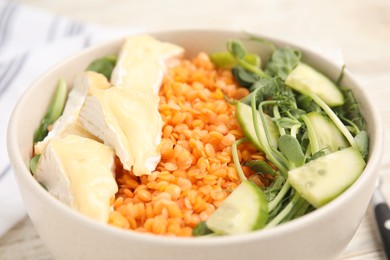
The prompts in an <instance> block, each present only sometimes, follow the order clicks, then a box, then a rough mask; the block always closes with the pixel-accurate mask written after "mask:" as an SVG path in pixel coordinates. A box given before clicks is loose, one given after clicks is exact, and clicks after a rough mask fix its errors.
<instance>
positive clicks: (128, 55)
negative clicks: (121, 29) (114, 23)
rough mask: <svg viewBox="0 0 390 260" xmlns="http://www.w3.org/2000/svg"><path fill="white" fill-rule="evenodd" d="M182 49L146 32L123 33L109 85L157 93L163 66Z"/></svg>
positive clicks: (164, 68) (164, 69)
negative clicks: (125, 34) (123, 41)
mask: <svg viewBox="0 0 390 260" xmlns="http://www.w3.org/2000/svg"><path fill="white" fill-rule="evenodd" d="M183 53H184V49H183V48H182V47H180V46H177V45H175V44H172V43H168V42H161V41H158V40H156V39H154V38H153V37H151V36H149V35H136V36H130V37H127V38H126V40H125V43H124V45H123V47H122V49H121V51H120V53H119V56H118V61H117V64H116V66H115V68H114V70H113V72H112V75H111V83H112V84H113V85H121V86H123V87H125V88H126V89H129V90H131V91H137V92H142V93H147V94H152V93H154V94H158V92H159V89H160V86H161V83H162V80H163V77H164V74H165V73H166V71H167V67H168V66H169V64H170V62H171V61H172V60H173V59H174V58H178V57H180V56H182V55H183Z"/></svg>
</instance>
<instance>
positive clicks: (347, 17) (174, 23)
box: [0, 0, 390, 260]
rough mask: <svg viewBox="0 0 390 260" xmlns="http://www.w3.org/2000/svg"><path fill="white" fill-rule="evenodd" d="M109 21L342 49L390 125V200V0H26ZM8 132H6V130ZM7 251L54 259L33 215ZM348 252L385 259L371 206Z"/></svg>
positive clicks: (389, 167)
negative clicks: (246, 33)
mask: <svg viewBox="0 0 390 260" xmlns="http://www.w3.org/2000/svg"><path fill="white" fill-rule="evenodd" d="M18 2H21V3H23V4H28V5H32V6H36V7H40V8H43V9H46V10H48V11H52V12H56V13H59V14H63V15H67V16H70V17H72V18H75V19H79V20H82V21H86V22H92V23H96V24H99V25H106V26H117V27H118V26H121V27H132V28H138V29H145V30H154V29H168V28H170V29H172V28H188V27H191V28H210V27H214V28H234V29H246V30H250V31H257V32H261V33H263V34H266V35H272V36H277V37H283V38H285V39H289V40H292V41H295V42H300V43H306V44H308V45H313V46H321V47H325V48H326V47H331V48H334V47H338V48H340V49H341V51H342V53H343V55H344V59H345V62H346V64H347V66H348V67H349V68H350V69H351V70H352V71H354V72H355V73H356V74H357V75H358V76H359V77H360V78H361V80H362V82H363V83H364V85H365V86H366V87H367V88H368V90H369V92H370V93H371V94H372V96H373V98H374V99H375V101H376V104H377V105H378V108H379V111H380V113H381V116H382V119H383V122H384V124H383V125H384V128H385V132H386V134H387V137H386V138H385V156H384V159H383V163H382V164H383V166H382V168H381V172H382V173H383V175H384V181H383V186H382V189H383V191H384V193H385V196H386V198H387V199H388V201H390V158H389V156H388V155H389V154H390V102H389V100H390V1H388V0H344V1H339V0H324V1H312V0H267V1H261V0H225V1H217V0H216V1H210V0H208V1H206V0H194V1H180V0H164V1H158V0H145V1H136V0H116V1H110V0H83V1H79V0H57V1H51V0H19V1H18ZM2 138H3V137H2ZM0 259H52V256H51V254H50V252H49V251H48V250H47V248H46V247H45V246H44V245H43V243H42V241H41V240H40V239H39V236H38V234H37V233H36V230H35V229H34V226H33V225H32V223H31V221H30V220H29V218H27V217H26V218H25V219H24V220H23V221H21V222H20V223H19V224H18V225H16V226H15V227H14V228H13V229H11V230H10V231H9V232H8V233H7V234H6V235H5V236H3V237H1V238H0ZM340 259H349V260H351V259H353V260H358V259H377V260H378V259H385V256H384V253H383V251H382V247H381V244H380V241H379V236H378V233H377V230H376V226H375V222H374V219H373V215H372V210H371V209H370V208H369V209H368V211H367V214H366V216H365V218H364V219H363V221H362V223H361V226H360V227H359V229H358V231H357V233H356V235H355V237H354V238H353V240H352V241H351V242H350V244H349V246H348V247H347V248H346V249H345V251H344V252H343V254H342V255H341V256H340Z"/></svg>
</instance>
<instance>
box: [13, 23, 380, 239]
mask: <svg viewBox="0 0 390 260" xmlns="http://www.w3.org/2000/svg"><path fill="white" fill-rule="evenodd" d="M189 32H190V33H202V32H209V33H221V32H222V33H232V34H243V35H244V32H243V31H241V30H235V29H228V30H226V29H215V28H213V29H198V28H196V29H174V30H168V29H166V30H158V31H150V32H149V31H146V32H137V33H136V34H150V35H156V36H157V37H158V35H164V34H166V33H175V34H178V33H189ZM251 34H253V35H256V36H259V37H262V38H265V39H267V40H270V41H271V42H274V43H277V44H278V45H285V46H292V47H295V48H299V49H300V50H301V51H302V53H303V54H305V55H309V56H310V57H312V59H315V60H320V61H321V62H325V63H326V66H330V67H333V68H337V69H340V70H341V67H340V66H339V65H338V64H336V63H335V62H334V61H332V60H331V59H329V58H328V57H325V56H322V55H321V54H319V53H318V52H315V51H313V50H312V49H310V47H308V46H306V45H303V44H299V43H295V42H290V41H288V40H285V39H282V38H277V37H272V36H268V35H263V34H261V33H254V32H251ZM123 40H124V37H120V38H117V39H114V40H110V41H106V42H104V43H100V44H97V45H94V46H91V47H88V48H86V49H84V50H82V51H79V52H77V53H76V54H73V55H71V56H70V57H68V58H67V59H64V60H63V61H61V62H60V63H58V64H57V65H55V66H53V67H52V68H51V69H49V70H48V71H46V72H45V73H44V74H42V75H41V76H40V77H39V78H38V79H36V80H35V81H34V82H33V83H32V84H31V85H30V86H29V87H28V88H27V90H26V91H25V92H24V93H23V95H22V97H21V98H20V99H19V100H18V102H17V104H16V106H15V108H14V110H13V112H12V115H11V118H10V121H9V125H8V130H7V147H8V154H9V158H10V161H11V164H12V166H13V169H14V174H15V175H17V177H18V178H21V179H22V180H23V181H25V182H26V183H28V185H29V186H30V187H31V188H32V192H33V193H36V194H35V195H36V196H39V197H40V198H41V199H43V200H44V202H45V203H48V205H49V206H50V207H52V208H53V210H58V211H60V213H61V214H65V215H68V217H69V218H72V219H73V221H78V222H81V224H83V225H86V227H88V228H92V229H97V230H98V231H99V232H102V234H103V233H107V234H108V233H111V234H112V235H115V236H119V237H123V238H124V239H130V238H133V239H138V240H143V241H147V242H148V243H158V244H160V245H166V246H169V245H174V246H189V245H190V246H201V247H212V246H217V245H229V244H231V243H234V244H237V243H245V241H249V240H253V239H255V238H256V239H267V238H271V237H275V236H279V235H280V234H283V233H289V232H293V231H296V230H299V229H300V228H302V227H304V226H306V225H308V224H309V223H311V222H314V221H317V219H319V218H321V216H326V215H327V214H330V213H331V212H333V211H334V210H336V209H337V208H338V207H341V206H342V204H343V202H344V201H345V200H346V199H347V198H348V197H350V196H352V195H353V194H356V193H358V190H359V188H360V187H361V186H362V185H363V183H364V182H366V181H367V180H368V179H369V178H373V177H374V178H376V176H377V171H378V168H379V165H380V161H381V158H382V154H383V135H384V134H383V127H382V122H381V118H380V116H379V113H378V111H377V107H375V106H374V105H373V104H374V103H373V101H372V100H371V98H370V95H368V94H367V92H366V90H365V89H364V88H363V87H362V86H361V84H360V83H359V81H358V80H357V79H356V77H355V76H354V75H353V74H352V73H351V71H350V70H349V69H348V68H346V69H345V71H344V78H349V80H350V81H351V82H352V84H353V85H354V90H355V89H356V91H359V92H362V93H363V95H362V96H363V99H364V102H365V103H366V104H367V107H368V108H369V110H370V111H369V113H368V114H370V116H372V119H371V121H372V122H374V125H375V127H373V128H372V129H371V131H370V133H369V134H370V135H373V136H375V143H372V144H371V145H370V147H372V148H371V149H370V154H369V156H370V157H369V160H368V162H367V165H366V167H365V169H364V171H363V173H362V174H361V176H359V178H358V179H357V180H356V181H355V183H354V184H353V185H352V186H350V187H349V188H348V189H347V190H346V191H344V192H343V193H342V194H341V195H339V196H338V197H337V199H335V200H333V201H331V202H330V203H328V204H326V205H325V206H323V207H321V208H319V209H316V210H314V211H313V212H310V213H308V214H306V215H304V216H301V217H299V218H297V219H294V220H291V221H289V222H287V223H283V224H281V225H278V226H276V227H273V228H271V229H262V230H257V231H253V232H250V233H245V234H239V235H232V236H217V237H212V238H207V237H200V238H198V239H194V238H183V237H171V236H158V235H154V234H148V233H140V232H136V231H132V230H125V229H121V228H117V227H114V226H111V225H109V224H107V223H100V222H98V221H95V220H93V219H90V218H88V217H86V216H83V215H82V214H80V213H78V212H76V211H75V210H74V209H71V208H69V207H67V206H66V205H64V204H63V203H62V202H60V201H59V200H57V199H55V198H54V197H53V196H51V195H50V194H49V193H48V192H47V191H46V190H45V189H44V188H42V187H41V186H40V185H39V183H38V182H37V181H36V180H35V178H34V177H33V176H32V175H31V173H30V171H29V170H28V167H27V165H25V162H24V161H23V158H22V155H21V154H20V153H19V152H18V140H17V138H16V131H14V130H13V129H16V127H17V126H18V121H19V120H18V119H19V118H22V116H21V115H22V110H21V109H22V105H23V103H25V102H26V100H28V98H29V96H30V94H31V93H32V92H34V91H35V89H36V88H37V87H38V86H39V85H40V82H41V81H42V80H43V79H44V78H46V77H48V76H49V75H50V74H51V73H52V72H53V71H55V70H57V69H58V68H60V67H62V66H65V65H66V64H67V63H70V62H72V61H73V60H77V59H78V57H79V56H81V55H85V54H87V53H90V52H93V51H96V50H98V49H101V48H103V47H104V46H108V45H114V44H119V43H120V42H121V41H123ZM370 141H371V139H370ZM18 182H19V181H18ZM18 186H19V183H18ZM38 232H39V231H38Z"/></svg>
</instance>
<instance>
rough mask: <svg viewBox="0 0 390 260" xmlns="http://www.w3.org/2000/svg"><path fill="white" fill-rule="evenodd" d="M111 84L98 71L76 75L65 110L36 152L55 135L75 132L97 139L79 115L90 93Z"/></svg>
mask: <svg viewBox="0 0 390 260" xmlns="http://www.w3.org/2000/svg"><path fill="white" fill-rule="evenodd" d="M110 86H111V85H110V83H109V82H108V81H107V79H106V78H105V77H104V76H103V75H101V74H99V73H96V72H92V71H87V72H84V73H83V74H80V75H78V76H77V77H76V79H75V81H74V84H73V88H72V90H71V91H70V92H69V96H68V100H67V102H66V104H65V108H64V112H63V114H62V115H61V116H60V118H58V120H57V121H56V122H55V123H54V124H53V128H52V129H51V130H50V131H49V134H48V135H47V136H46V138H45V139H44V140H43V141H41V142H38V143H37V144H36V145H35V153H36V154H40V153H41V152H42V151H43V149H44V147H45V146H46V144H47V143H48V141H50V140H51V139H53V138H54V137H58V138H61V137H64V136H65V135H67V134H75V135H80V136H83V137H87V138H91V139H96V137H95V136H93V135H92V134H90V133H89V132H88V131H86V130H85V129H84V128H83V127H82V126H81V125H80V124H79V123H78V117H79V113H80V109H81V107H82V105H83V104H84V100H85V98H86V97H87V95H88V93H90V94H91V93H94V91H95V90H102V89H107V88H109V87H110Z"/></svg>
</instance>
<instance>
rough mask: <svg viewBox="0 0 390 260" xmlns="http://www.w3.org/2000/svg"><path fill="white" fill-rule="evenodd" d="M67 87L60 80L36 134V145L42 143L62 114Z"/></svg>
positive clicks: (63, 81)
mask: <svg viewBox="0 0 390 260" xmlns="http://www.w3.org/2000/svg"><path fill="white" fill-rule="evenodd" d="M67 91H68V88H67V85H66V81H65V80H64V79H62V78H61V79H60V80H59V81H58V84H57V88H56V91H55V93H54V96H53V98H52V100H51V102H50V105H49V108H48V110H47V112H46V114H45V116H44V117H43V119H42V121H41V124H40V125H39V127H38V129H37V130H36V131H35V133H34V143H36V142H40V141H42V140H43V139H44V138H45V137H46V135H47V133H48V129H47V128H48V127H49V125H51V124H53V123H54V122H55V121H56V120H57V119H58V118H59V117H60V116H61V114H62V111H63V110H64V107H65V102H66V97H67Z"/></svg>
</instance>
